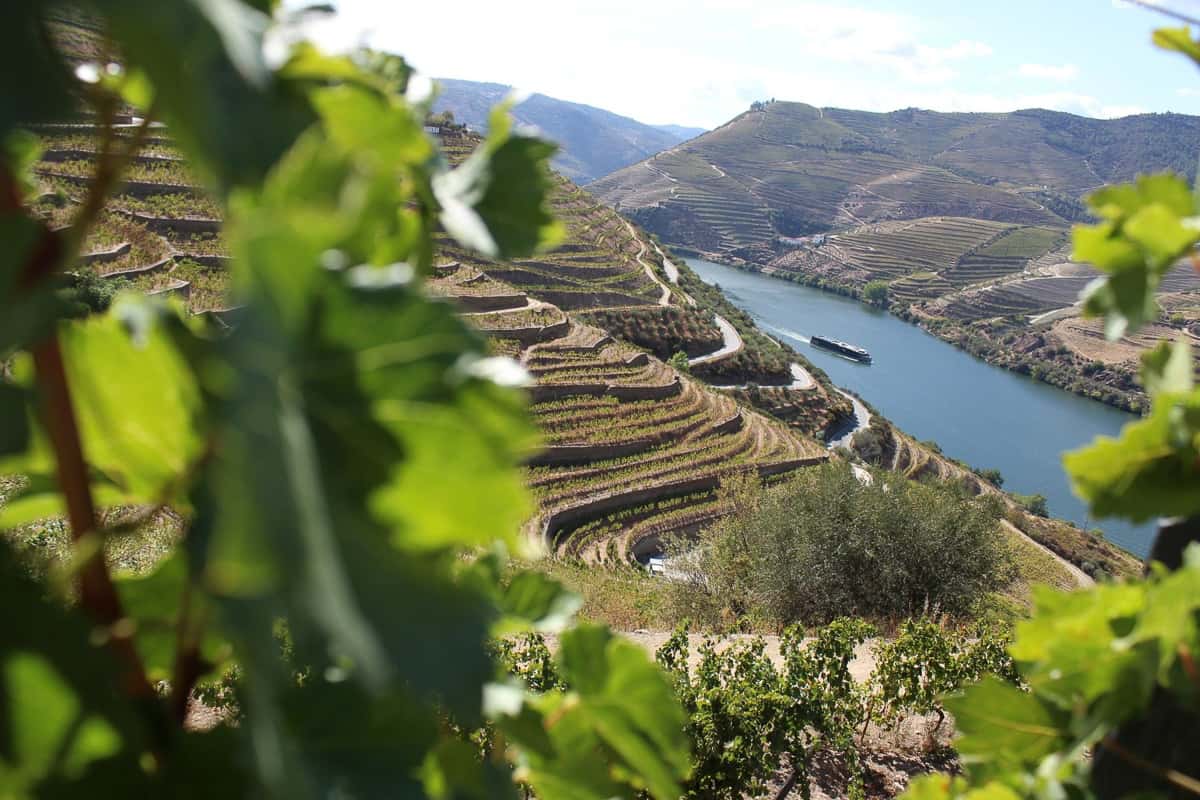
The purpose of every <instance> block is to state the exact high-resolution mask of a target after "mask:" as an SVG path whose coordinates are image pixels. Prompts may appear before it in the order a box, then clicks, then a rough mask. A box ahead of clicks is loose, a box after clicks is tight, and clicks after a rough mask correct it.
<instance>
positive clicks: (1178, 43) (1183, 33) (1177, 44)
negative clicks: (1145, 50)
mask: <svg viewBox="0 0 1200 800" xmlns="http://www.w3.org/2000/svg"><path fill="white" fill-rule="evenodd" d="M1154 44H1156V45H1158V46H1159V47H1161V48H1162V49H1164V50H1175V51H1176V52H1179V53H1183V54H1184V55H1186V56H1187V57H1188V58H1190V59H1191V60H1192V61H1195V62H1196V63H1197V64H1200V45H1198V44H1196V42H1195V41H1194V40H1193V39H1192V32H1191V29H1189V28H1187V27H1186V26H1185V27H1182V28H1159V29H1158V30H1156V31H1154Z"/></svg>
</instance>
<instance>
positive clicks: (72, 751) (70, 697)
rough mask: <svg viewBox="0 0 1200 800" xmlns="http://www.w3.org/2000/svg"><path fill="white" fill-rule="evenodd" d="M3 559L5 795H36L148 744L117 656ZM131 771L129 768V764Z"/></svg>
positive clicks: (9, 557) (0, 735) (0, 665)
mask: <svg viewBox="0 0 1200 800" xmlns="http://www.w3.org/2000/svg"><path fill="white" fill-rule="evenodd" d="M14 563H15V562H14V560H13V554H12V553H11V552H8V551H7V549H5V552H4V553H3V557H2V558H0V600H2V601H3V606H4V613H5V624H4V626H2V627H0V794H3V795H4V796H6V797H8V796H15V797H22V796H26V795H27V794H33V791H32V790H33V789H34V787H36V786H37V785H38V784H39V783H43V782H45V781H49V780H55V779H64V778H70V777H72V776H77V775H78V774H80V773H82V772H84V771H85V770H86V769H87V768H88V767H89V766H90V765H91V764H93V763H94V762H97V761H101V760H105V759H109V758H112V757H116V756H118V755H120V754H129V753H137V752H138V751H139V750H140V748H141V747H142V746H143V745H144V743H145V740H144V736H143V732H142V730H141V727H140V724H139V721H138V720H137V719H136V717H135V716H134V713H135V712H134V709H133V708H132V707H131V706H130V705H129V704H128V702H127V698H125V697H123V696H122V695H121V694H120V692H119V689H118V688H117V687H119V686H120V685H121V684H120V680H121V679H120V675H119V673H118V669H117V666H116V664H115V662H114V660H113V658H112V657H111V654H110V651H109V650H107V649H106V648H105V647H104V646H103V645H101V644H98V642H100V641H103V638H104V637H98V636H93V635H92V630H91V626H90V625H89V624H88V623H87V622H85V621H84V620H83V619H82V618H81V617H79V616H77V615H76V614H74V613H72V612H68V611H66V610H64V609H62V608H60V607H58V606H56V605H52V604H51V603H50V602H48V601H47V600H46V599H45V598H44V589H43V588H42V587H40V586H38V585H37V584H35V583H34V582H33V581H31V580H30V579H29V578H28V577H26V576H25V575H24V574H22V573H21V572H19V571H18V569H17V568H15V566H14ZM126 766H129V765H128V764H127V765H126Z"/></svg>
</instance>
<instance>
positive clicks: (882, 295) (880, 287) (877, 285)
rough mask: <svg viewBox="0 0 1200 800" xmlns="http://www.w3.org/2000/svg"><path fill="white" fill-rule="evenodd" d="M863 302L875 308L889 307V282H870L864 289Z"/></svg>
mask: <svg viewBox="0 0 1200 800" xmlns="http://www.w3.org/2000/svg"><path fill="white" fill-rule="evenodd" d="M862 296H863V300H864V301H866V302H868V303H870V304H871V305H874V306H883V307H885V308H886V307H887V304H888V283H887V281H869V282H868V283H867V285H866V286H864V287H863V292H862Z"/></svg>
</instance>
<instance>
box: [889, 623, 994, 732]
mask: <svg viewBox="0 0 1200 800" xmlns="http://www.w3.org/2000/svg"><path fill="white" fill-rule="evenodd" d="M972 633H973V634H975V635H973V636H963V635H961V634H957V633H954V632H950V631H947V630H945V629H944V628H942V627H940V626H939V625H937V624H936V623H934V622H932V621H931V620H928V619H910V620H906V621H905V622H904V624H903V625H902V626H901V628H900V632H899V633H898V635H897V636H896V638H895V639H894V640H892V641H890V642H885V643H884V644H882V645H880V646H879V647H878V648H876V651H875V671H874V672H872V673H871V681H870V692H871V698H872V702H873V703H874V704H875V706H876V708H877V709H878V713H879V715H880V716H881V717H882V718H884V719H889V718H890V719H899V718H901V717H902V716H903V714H904V713H915V714H928V713H930V712H936V713H937V714H938V724H939V725H940V724H941V719H942V717H943V716H944V713H945V709H944V708H943V706H942V697H943V696H944V695H946V694H948V693H950V692H953V691H955V690H957V689H958V688H959V687H961V686H964V685H966V684H970V683H972V682H974V681H977V680H979V679H980V678H981V677H983V676H984V675H996V676H999V677H1001V678H1004V679H1006V680H1009V681H1015V680H1016V677H1017V674H1016V668H1015V666H1014V664H1013V662H1012V659H1011V657H1010V656H1009V655H1008V653H1007V652H1006V650H1005V645H1006V644H1007V642H1006V640H1005V639H1004V638H1002V637H1001V636H999V635H998V634H997V633H995V632H994V631H991V630H988V629H983V630H980V631H973V632H972Z"/></svg>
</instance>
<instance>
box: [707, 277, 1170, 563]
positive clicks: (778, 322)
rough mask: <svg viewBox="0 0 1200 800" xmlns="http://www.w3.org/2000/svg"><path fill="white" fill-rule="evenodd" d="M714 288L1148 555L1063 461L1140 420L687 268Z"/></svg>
mask: <svg viewBox="0 0 1200 800" xmlns="http://www.w3.org/2000/svg"><path fill="white" fill-rule="evenodd" d="M686 261H687V263H688V264H689V265H690V266H691V268H692V269H693V270H695V272H696V274H697V275H699V276H700V277H701V278H702V279H703V280H705V281H707V282H708V283H714V284H719V285H720V287H721V289H722V290H724V292H725V296H726V297H728V298H729V299H730V301H731V302H733V303H734V304H735V305H737V306H738V307H740V308H742V309H744V310H745V311H747V312H748V313H749V314H750V315H751V316H752V317H754V319H755V321H756V322H757V323H758V325H759V326H760V327H761V328H762V329H763V330H764V331H766V332H767V333H768V334H770V335H771V336H773V337H775V338H777V339H781V340H783V341H785V342H786V343H787V344H789V345H791V346H792V347H793V348H795V349H796V350H797V351H798V352H800V353H802V354H803V355H804V356H805V357H806V358H808V359H809V360H810V361H811V362H812V363H813V364H815V365H816V366H818V367H820V368H821V369H823V370H825V372H827V373H828V374H829V377H830V378H831V379H832V380H833V382H834V383H836V384H837V385H839V386H842V387H844V388H847V389H851V390H853V391H854V392H856V393H857V394H859V395H860V396H862V397H863V398H864V399H865V400H867V401H868V402H869V403H871V405H873V406H874V407H875V408H877V409H879V411H880V412H881V413H882V414H883V415H884V416H886V417H887V418H888V419H890V420H892V421H893V422H895V423H896V424H897V425H899V426H900V428H901V429H902V430H904V431H905V432H906V433H908V434H910V435H912V436H914V437H916V438H917V439H924V440H932V441H935V442H937V443H938V445H940V446H941V448H942V451H943V452H944V453H945V454H946V455H948V456H952V457H954V458H957V459H959V460H961V461H963V462H965V463H967V464H970V465H972V466H974V467H979V468H985V467H994V468H996V469H999V470H1000V472H1001V473H1002V474H1003V475H1004V488H1005V489H1008V490H1010V491H1013V492H1018V493H1020V494H1042V495H1045V496H1046V499H1047V501H1048V505H1049V508H1050V512H1051V513H1052V514H1053V515H1054V516H1056V517H1059V518H1061V519H1068V520H1072V521H1074V522H1075V523H1077V524H1079V525H1080V526H1083V527H1087V528H1100V529H1101V530H1103V531H1104V535H1105V536H1106V537H1107V538H1108V539H1109V540H1110V541H1113V542H1115V543H1117V544H1119V545H1121V546H1122V547H1124V548H1125V549H1126V550H1129V551H1130V552H1132V553H1135V554H1136V555H1138V556H1145V555H1146V552H1147V550H1148V549H1149V546H1150V542H1151V540H1152V539H1151V537H1152V535H1153V527H1152V526H1150V525H1142V526H1135V525H1130V524H1128V523H1125V522H1123V521H1119V520H1102V521H1097V520H1093V519H1089V518H1088V514H1087V509H1086V507H1085V506H1084V504H1083V503H1082V502H1081V501H1080V500H1079V499H1078V498H1076V497H1075V496H1074V495H1073V494H1072V493H1071V489H1070V486H1069V485H1068V482H1067V478H1066V475H1065V473H1064V472H1063V469H1062V462H1061V460H1060V459H1061V455H1062V453H1063V452H1064V451H1067V450H1073V449H1075V448H1078V447H1080V446H1081V445H1084V444H1086V443H1087V442H1089V441H1091V440H1092V438H1093V437H1095V436H1097V435H1109V436H1115V435H1116V434H1117V433H1118V432H1119V431H1120V429H1121V426H1123V425H1124V424H1125V423H1127V422H1130V421H1131V420H1133V419H1135V417H1134V416H1133V415H1132V414H1129V413H1126V412H1124V411H1119V410H1117V409H1115V408H1112V407H1110V406H1106V405H1104V404H1102V403H1099V402H1096V401H1095V400H1089V399H1087V398H1083V397H1079V396H1077V395H1073V394H1070V393H1069V392H1065V391H1062V390H1061V389H1056V388H1054V387H1053V386H1050V385H1048V384H1045V383H1041V382H1039V381H1035V380H1033V379H1032V378H1027V377H1025V376H1023V375H1018V374H1016V373H1014V372H1009V371H1008V370H1004V369H1000V368H999V367H993V366H991V365H990V364H987V363H985V362H983V361H980V360H978V359H976V358H974V357H972V356H969V355H967V354H966V353H964V352H962V351H961V350H958V349H957V348H955V347H953V346H952V345H949V344H947V343H946V342H943V341H942V340H941V339H938V338H937V337H936V336H933V335H931V334H928V333H926V332H925V331H923V330H921V329H920V328H918V327H917V326H916V325H912V324H910V323H907V322H904V321H903V320H900V319H898V318H896V317H894V316H892V315H891V314H888V313H887V312H884V311H878V310H876V309H871V308H868V307H867V306H865V305H863V304H861V303H859V302H857V301H855V300H851V299H849V298H845V297H841V296H840V295H836V294H832V293H830V292H823V291H820V290H819V289H812V288H809V287H806V286H800V285H798V284H794V283H789V282H787V281H783V280H780V279H778V278H770V277H767V276H765V275H758V274H755V273H749V272H742V271H740V270H736V269H733V268H732V267H726V266H722V265H720V264H713V263H712V262H709V261H702V260H700V259H692V258H689V259H686ZM812 334H820V335H822V336H828V337H832V338H835V339H842V340H843V341H847V342H851V343H852V344H857V345H859V346H861V347H865V348H866V349H867V350H869V351H870V352H871V355H872V357H873V359H874V360H873V363H871V364H860V363H858V362H856V361H851V360H849V359H846V358H842V357H841V356H837V355H834V354H833V353H830V352H828V351H826V350H821V349H818V348H815V347H813V346H812V345H810V344H809V342H808V337H809V336H811V335H812Z"/></svg>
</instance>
